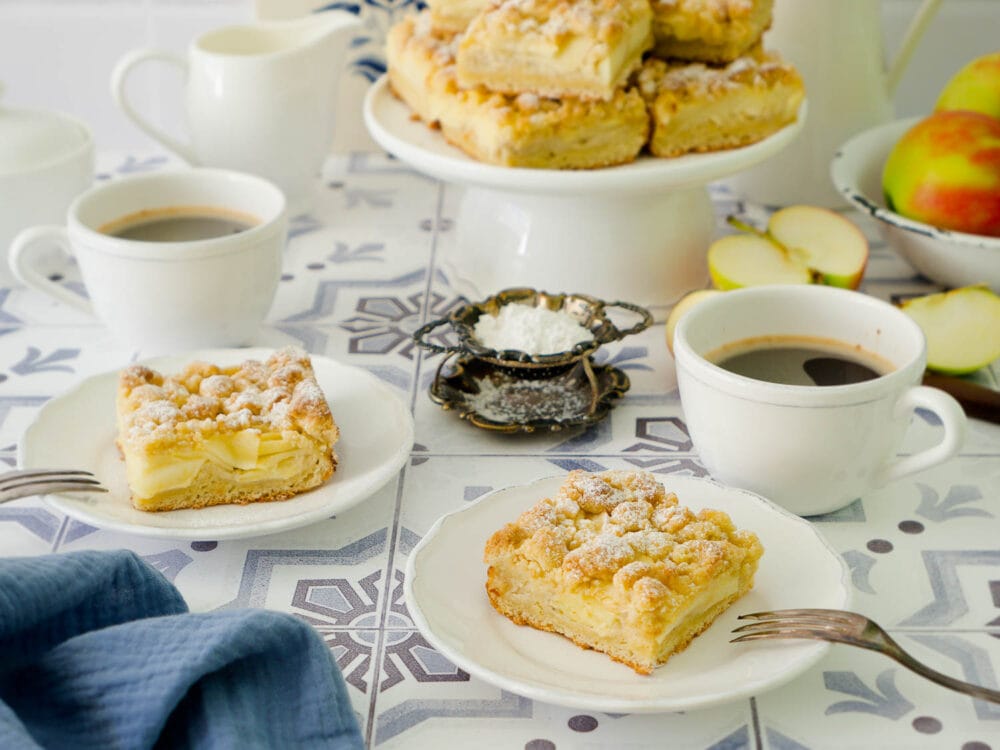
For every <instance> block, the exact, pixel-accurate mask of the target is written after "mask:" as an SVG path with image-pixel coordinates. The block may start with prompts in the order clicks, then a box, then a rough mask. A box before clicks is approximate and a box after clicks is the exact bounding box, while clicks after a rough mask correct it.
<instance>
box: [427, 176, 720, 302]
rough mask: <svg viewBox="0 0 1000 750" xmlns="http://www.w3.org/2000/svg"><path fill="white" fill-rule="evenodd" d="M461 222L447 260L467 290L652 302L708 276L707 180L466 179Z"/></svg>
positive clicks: (470, 293)
mask: <svg viewBox="0 0 1000 750" xmlns="http://www.w3.org/2000/svg"><path fill="white" fill-rule="evenodd" d="M456 226H457V231H456V237H455V239H454V241H452V242H450V243H447V244H446V245H444V246H443V248H442V255H443V257H442V261H443V267H444V270H445V272H446V273H447V274H448V277H449V281H450V282H451V283H452V285H453V287H455V288H456V289H458V290H459V291H461V292H462V293H463V294H465V295H466V296H467V297H469V299H481V298H485V297H488V296H490V295H491V294H495V293H496V292H497V291H498V290H500V289H504V288H508V287H517V286H531V287H534V288H537V289H544V290H547V291H551V292H562V291H565V292H571V293H580V294H590V295H593V296H595V297H599V298H601V299H607V300H623V301H628V302H633V303H636V304H639V305H643V306H645V307H650V308H653V309H654V310H655V309H656V308H663V309H665V308H666V307H668V306H669V305H672V304H674V303H675V302H676V301H677V300H678V299H679V298H680V297H681V296H683V295H684V294H685V293H686V292H688V291H690V290H692V289H697V288H700V287H704V286H705V285H706V284H707V283H708V267H707V265H706V263H705V248H707V247H708V245H709V243H710V242H711V239H712V234H713V231H714V227H715V224H714V216H713V213H712V203H711V201H710V200H709V197H708V192H707V190H706V189H705V188H704V187H695V188H672V189H668V190H659V191H656V190H653V191H649V192H647V193H644V194H640V193H628V194H599V195H571V194H562V195H540V194H536V193H534V194H533V193H524V192H513V191H502V190H489V189H486V188H479V187H469V188H467V189H466V190H465V193H464V195H463V197H462V201H461V205H460V208H459V214H458V218H457V222H456Z"/></svg>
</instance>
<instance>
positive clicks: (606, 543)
mask: <svg viewBox="0 0 1000 750" xmlns="http://www.w3.org/2000/svg"><path fill="white" fill-rule="evenodd" d="M508 553H513V554H516V555H520V556H522V557H523V558H525V559H526V560H527V561H529V562H530V563H531V564H532V568H533V569H534V570H535V571H536V572H537V574H538V575H544V574H546V573H553V572H554V573H556V574H557V575H561V576H562V577H564V578H565V580H566V581H567V582H569V583H570V584H571V585H573V586H594V585H611V586H612V587H614V588H615V589H616V590H618V591H619V592H620V593H621V594H624V595H628V596H630V597H631V598H632V600H633V602H634V603H635V604H636V606H637V607H639V608H640V609H648V608H655V607H658V606H663V605H665V604H667V603H669V601H670V600H675V599H680V598H683V597H685V596H688V595H689V594H690V593H691V592H692V591H694V590H696V589H698V588H700V587H703V586H704V585H705V584H706V583H707V582H708V581H709V580H710V579H711V578H713V577H714V576H717V575H719V574H720V573H721V572H724V571H726V570H739V569H740V568H742V567H743V566H756V564H757V560H758V559H759V558H760V556H761V554H762V553H763V548H762V547H761V545H760V542H759V540H758V539H757V537H756V535H754V534H753V533H751V532H748V531H742V530H737V529H736V528H735V527H734V525H733V522H732V520H731V519H730V518H729V516H728V515H727V514H726V513H723V512H722V511H718V510H712V509H705V510H702V511H700V512H698V513H695V512H694V511H692V510H690V509H689V508H686V507H684V506H681V505H679V504H678V499H677V496H676V495H675V494H673V493H669V492H666V490H665V489H664V487H663V485H662V484H661V483H660V482H658V481H657V480H656V478H655V477H654V476H653V475H652V474H650V473H648V472H643V471H605V472H601V473H594V474H591V473H588V472H584V471H579V470H578V471H572V472H570V473H569V475H568V476H567V477H566V481H565V482H564V484H563V485H562V486H561V487H560V488H559V490H558V492H556V494H555V495H554V496H553V497H551V498H545V499H543V500H541V501H540V502H538V503H537V504H536V505H535V506H533V507H532V508H530V509H528V510H527V511H525V512H524V513H522V514H521V516H520V517H519V518H518V519H517V520H516V521H515V522H514V523H510V524H507V525H506V526H505V527H504V528H503V529H501V530H500V531H498V532H497V533H496V534H495V535H494V536H493V538H491V539H490V541H489V542H488V544H487V548H486V561H487V562H490V560H491V559H492V558H495V557H497V556H499V555H501V554H508Z"/></svg>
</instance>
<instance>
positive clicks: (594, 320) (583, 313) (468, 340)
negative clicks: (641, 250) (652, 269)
mask: <svg viewBox="0 0 1000 750" xmlns="http://www.w3.org/2000/svg"><path fill="white" fill-rule="evenodd" d="M512 304H516V305H527V306H531V307H538V308H545V309H548V310H552V311H554V312H562V313H565V314H567V315H568V316H569V317H571V318H573V319H574V320H576V321H577V322H578V323H579V324H580V325H581V326H583V327H584V328H586V329H587V330H588V331H590V334H591V339H590V340H589V341H582V342H580V343H578V344H577V345H576V346H574V347H573V348H572V349H569V350H567V351H563V352H550V353H546V354H533V353H530V352H526V351H520V350H517V349H503V350H497V349H492V348H490V347H488V346H485V345H484V344H483V343H482V342H481V341H479V340H478V339H477V338H476V334H475V328H476V323H477V322H478V321H479V319H480V318H481V317H482V316H484V315H494V316H495V315H499V313H500V310H501V308H503V307H504V306H505V305H512ZM616 309H617V310H624V311H626V313H628V314H632V315H635V316H636V317H637V318H638V320H637V322H636V323H635V324H634V325H632V326H629V327H627V328H619V327H618V326H617V325H616V324H615V322H614V321H613V320H612V319H611V316H610V315H609V313H610V312H611V311H613V310H616ZM652 322H653V316H652V314H651V313H650V312H649V310H647V309H645V308H643V307H639V306H638V305H633V304H631V303H629V302H605V301H603V300H600V299H597V298H596V297H591V296H589V295H586V294H561V293H560V294H551V293H549V292H544V291H539V290H537V289H531V288H528V287H518V288H514V289H504V290H503V291H501V292H498V293H497V294H495V295H493V296H492V297H489V298H488V299H485V300H483V301H481V302H475V303H469V304H465V305H461V306H460V307H457V308H456V309H454V310H452V312H451V313H449V314H448V315H447V316H445V317H443V318H439V319H438V320H434V321H431V322H429V323H427V324H426V325H424V326H422V327H421V328H420V329H418V330H417V331H416V332H415V333H414V334H413V340H414V341H415V342H416V343H417V345H419V346H420V347H422V348H424V349H427V350H429V351H432V352H447V353H448V354H460V355H463V356H467V357H468V356H471V357H475V358H476V359H481V360H484V361H486V362H489V363H490V364H492V365H495V366H497V367H502V368H505V369H507V370H509V371H511V372H516V373H517V374H519V375H520V376H521V377H546V376H548V375H551V374H555V373H558V372H564V371H565V370H566V369H568V368H570V367H572V366H573V365H574V364H576V363H577V362H579V361H580V360H582V359H584V358H585V357H589V356H590V355H592V354H593V353H594V352H595V351H597V349H598V348H600V347H601V346H602V345H603V344H608V343H611V342H613V341H619V340H620V339H623V338H625V337H626V336H630V335H632V334H634V333H639V332H640V331H643V330H645V329H646V328H648V327H649V326H650V325H651V324H652ZM443 326H448V327H450V329H451V331H452V332H453V333H454V334H455V337H457V339H458V343H457V344H454V345H445V344H437V343H434V342H433V341H430V340H429V337H430V336H431V335H432V334H433V333H434V331H435V330H436V329H438V328H441V327H443Z"/></svg>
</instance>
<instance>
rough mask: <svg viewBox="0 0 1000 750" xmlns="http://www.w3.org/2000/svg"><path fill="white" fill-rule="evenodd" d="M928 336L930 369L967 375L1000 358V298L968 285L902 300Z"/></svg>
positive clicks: (928, 367) (986, 288)
mask: <svg viewBox="0 0 1000 750" xmlns="http://www.w3.org/2000/svg"><path fill="white" fill-rule="evenodd" d="M900 307H901V308H902V310H903V312H905V313H906V314H907V315H909V316H910V317H911V318H913V320H915V321H916V322H917V325H919V326H920V328H921V329H922V330H923V332H924V336H925V337H926V338H927V369H928V370H934V371H935V372H943V373H946V374H948V375H965V374H967V373H970V372H975V371H976V370H978V369H980V368H982V367H985V366H986V365H988V364H990V363H991V362H992V361H993V360H995V359H997V358H998V357H1000V297H998V296H997V295H996V294H994V293H993V292H992V291H991V290H990V289H989V287H987V286H985V285H984V286H966V287H961V288H960V289H952V290H951V291H948V292H938V293H937V294H928V295H926V296H924V297H914V298H913V299H908V300H905V301H904V302H902V303H900Z"/></svg>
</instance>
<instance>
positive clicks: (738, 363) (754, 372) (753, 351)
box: [705, 336, 894, 386]
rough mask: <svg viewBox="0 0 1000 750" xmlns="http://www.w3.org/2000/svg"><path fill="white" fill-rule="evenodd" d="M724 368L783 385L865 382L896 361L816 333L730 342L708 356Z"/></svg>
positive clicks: (755, 378) (830, 384) (880, 374)
mask: <svg viewBox="0 0 1000 750" xmlns="http://www.w3.org/2000/svg"><path fill="white" fill-rule="evenodd" d="M705 358H706V359H707V360H708V361H710V362H712V363H713V364H716V365H718V366H719V367H721V368H722V369H724V370H729V371H730V372H733V373H736V374H737V375H742V376H744V377H747V378H753V379H754V380H763V381H765V382H768V383H780V384H783V385H806V386H816V385H819V386H836V385H849V384H851V383H863V382H864V381H866V380H874V379H875V378H877V377H880V376H882V375H885V374H886V373H888V372H891V371H892V370H893V369H894V368H893V366H892V364H891V363H890V362H888V361H886V360H885V359H883V358H882V357H880V356H878V355H877V354H874V353H872V352H869V351H866V350H865V349H863V348H861V347H859V346H853V345H851V344H848V343H846V342H843V341H838V340H835V339H825V338H819V337H812V336H760V337H755V338H749V339H742V340H739V341H734V342H732V343H729V344H726V345H725V346H723V347H720V348H719V349H717V350H715V351H714V352H711V353H710V354H708V355H707V356H706V357H705Z"/></svg>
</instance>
